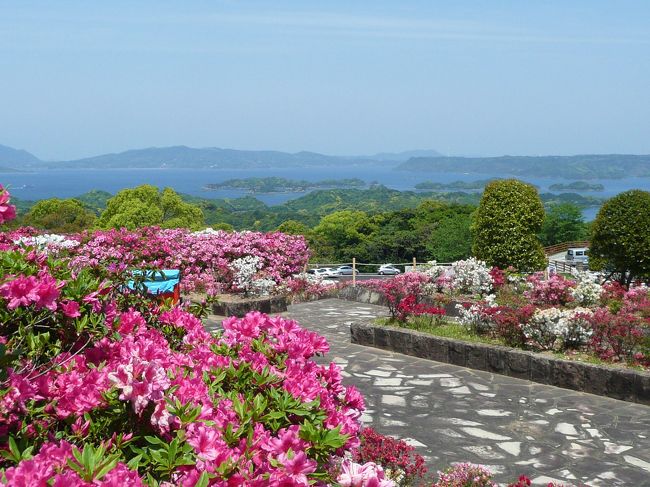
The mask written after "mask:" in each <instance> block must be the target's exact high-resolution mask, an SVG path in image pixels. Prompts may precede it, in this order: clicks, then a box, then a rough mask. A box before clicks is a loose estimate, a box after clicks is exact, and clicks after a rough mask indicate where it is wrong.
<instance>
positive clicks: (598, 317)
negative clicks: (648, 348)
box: [589, 308, 647, 361]
mask: <svg viewBox="0 0 650 487" xmlns="http://www.w3.org/2000/svg"><path fill="white" fill-rule="evenodd" d="M589 322H590V324H591V326H592V328H593V336H592V337H591V340H590V346H591V347H592V348H593V350H594V351H595V352H596V354H597V355H598V356H599V357H600V358H602V359H603V360H616V361H638V360H643V361H647V357H643V356H639V355H637V354H635V350H636V349H637V347H638V346H639V345H640V344H641V343H642V341H643V338H644V336H645V334H644V331H643V327H642V320H641V319H640V318H639V317H638V316H635V315H633V314H630V313H625V312H621V313H619V314H612V313H611V312H610V311H609V310H608V309H606V308H598V309H597V310H596V311H595V312H594V313H593V315H591V317H590V318H589Z"/></svg>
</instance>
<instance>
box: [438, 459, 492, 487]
mask: <svg viewBox="0 0 650 487" xmlns="http://www.w3.org/2000/svg"><path fill="white" fill-rule="evenodd" d="M496 485H497V484H495V483H494V482H492V472H490V471H489V470H488V469H487V468H485V467H484V466H483V465H475V464H472V463H457V464H456V465H454V466H453V467H450V468H449V469H447V470H446V471H444V472H438V481H437V482H436V483H435V484H434V487H465V486H468V487H496Z"/></svg>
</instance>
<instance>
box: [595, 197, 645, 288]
mask: <svg viewBox="0 0 650 487" xmlns="http://www.w3.org/2000/svg"><path fill="white" fill-rule="evenodd" d="M589 266H590V267H591V268H592V269H596V270H601V269H605V270H607V271H610V272H611V273H613V274H615V275H616V276H617V277H618V280H619V281H620V282H622V283H625V284H628V283H630V282H631V281H632V280H633V279H635V278H642V279H648V278H649V277H650V193H649V192H647V191H641V190H631V191H626V192H624V193H621V194H619V195H617V196H615V197H614V198H612V199H610V200H609V201H607V202H606V203H605V204H604V205H603V207H602V208H601V209H600V211H599V212H598V216H597V217H596V220H595V222H594V226H593V234H592V238H591V248H590V249H589Z"/></svg>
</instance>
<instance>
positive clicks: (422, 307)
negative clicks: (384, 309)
mask: <svg viewBox="0 0 650 487" xmlns="http://www.w3.org/2000/svg"><path fill="white" fill-rule="evenodd" d="M444 314H445V310H444V309H443V308H438V307H436V306H431V305H428V304H425V303H418V302H417V298H416V297H415V295H414V294H409V295H408V296H406V297H405V298H404V299H402V300H401V301H400V302H399V304H398V305H397V320H398V321H401V322H405V321H406V320H408V317H409V316H423V315H427V316H430V317H435V316H442V315H444Z"/></svg>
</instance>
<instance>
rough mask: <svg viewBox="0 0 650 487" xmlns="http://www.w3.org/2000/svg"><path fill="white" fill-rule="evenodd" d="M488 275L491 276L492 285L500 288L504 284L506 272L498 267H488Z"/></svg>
mask: <svg viewBox="0 0 650 487" xmlns="http://www.w3.org/2000/svg"><path fill="white" fill-rule="evenodd" d="M490 277H491V278H492V287H493V288H494V289H500V288H501V287H503V286H505V284H506V273H505V272H504V271H503V270H501V269H499V268H498V267H493V268H492V269H490Z"/></svg>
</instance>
